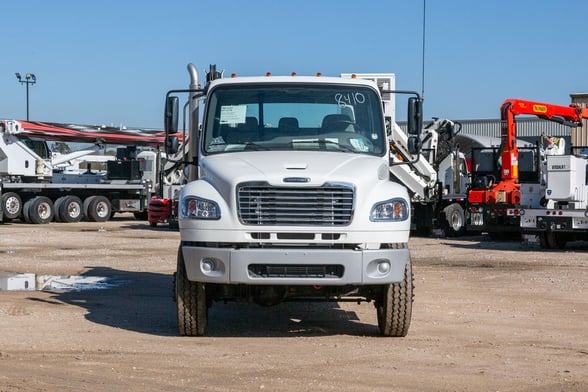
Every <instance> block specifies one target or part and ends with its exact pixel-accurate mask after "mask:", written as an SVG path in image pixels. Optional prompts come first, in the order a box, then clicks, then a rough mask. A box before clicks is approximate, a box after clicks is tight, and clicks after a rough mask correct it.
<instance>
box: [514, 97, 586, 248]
mask: <svg viewBox="0 0 588 392" xmlns="http://www.w3.org/2000/svg"><path fill="white" fill-rule="evenodd" d="M537 105H542V106H543V107H545V108H546V110H548V111H549V113H551V114H553V115H554V116H558V117H560V118H561V119H562V121H564V122H565V123H566V124H567V125H569V126H575V127H581V126H582V120H583V119H588V109H586V108H582V107H580V106H577V105H570V106H559V105H551V104H537ZM561 143H562V141H561V140H558V139H548V146H547V147H548V150H547V151H548V152H549V153H548V154H546V157H545V158H546V159H545V163H544V165H543V173H542V174H543V179H544V181H545V186H544V187H543V189H542V194H541V202H540V203H539V205H534V206H528V207H527V208H523V209H521V211H520V216H521V218H520V226H521V230H522V232H523V234H529V235H536V236H538V237H539V242H540V244H541V246H542V247H543V248H547V249H554V248H564V247H565V245H566V243H567V242H568V241H574V240H584V241H586V240H588V155H586V147H581V146H576V147H572V152H575V154H564V151H563V148H562V145H561Z"/></svg>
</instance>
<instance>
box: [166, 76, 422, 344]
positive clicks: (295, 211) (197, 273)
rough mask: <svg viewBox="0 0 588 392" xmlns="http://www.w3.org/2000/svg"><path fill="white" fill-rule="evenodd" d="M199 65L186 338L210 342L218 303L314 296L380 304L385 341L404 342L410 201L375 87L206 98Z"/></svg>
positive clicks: (325, 85)
mask: <svg viewBox="0 0 588 392" xmlns="http://www.w3.org/2000/svg"><path fill="white" fill-rule="evenodd" d="M188 69H189V71H190V74H191V75H192V81H191V89H190V90H184V92H188V94H189V98H190V102H191V103H189V104H188V106H189V107H190V113H189V115H188V118H190V119H191V121H197V119H200V118H202V122H201V123H198V124H191V125H190V138H191V143H193V146H194V147H195V148H190V149H189V151H190V156H189V157H187V160H186V161H187V162H192V166H193V167H192V168H191V170H190V173H191V174H190V178H189V181H188V183H187V184H186V185H184V186H183V188H182V191H181V194H180V197H179V228H180V237H181V242H180V246H179V251H178V265H177V272H176V281H175V288H176V293H175V297H176V301H177V310H178V323H179V331H180V334H182V335H203V334H204V333H205V330H206V325H207V314H208V313H207V310H208V308H209V307H210V306H212V304H213V303H215V302H218V301H222V302H226V301H249V302H256V303H258V304H260V305H266V306H267V305H275V304H277V303H280V302H282V301H286V300H290V301H292V300H294V301H296V300H304V301H309V300H310V301H354V302H359V301H373V302H374V304H375V306H376V309H377V314H378V324H379V327H380V331H381V333H382V334H383V335H385V336H405V335H406V333H407V332H408V327H409V324H410V313H411V306H412V305H411V304H412V268H411V263H410V254H409V249H408V238H409V231H410V199H409V196H408V193H407V190H406V188H405V187H404V186H402V185H400V184H398V183H395V182H392V181H390V178H389V145H388V141H387V135H386V128H385V124H384V115H383V111H382V98H381V94H380V92H379V90H378V88H377V86H376V85H375V83H373V82H371V81H366V80H359V79H353V78H349V79H347V78H330V77H322V76H316V77H302V76H289V77H288V76H286V77H283V76H277V77H274V76H266V77H242V78H238V77H232V78H226V79H224V78H210V77H209V79H212V80H209V83H208V84H207V85H206V87H205V88H204V89H197V88H194V87H195V86H196V85H197V84H198V83H197V76H195V75H197V73H196V71H195V69H194V68H193V66H192V65H189V66H188ZM212 72H213V71H211V74H212ZM211 74H209V76H210V75H211ZM175 91H176V92H181V91H182V90H175ZM172 93H173V91H172V92H170V93H168V99H167V101H166V102H167V103H168V105H167V107H166V121H165V122H166V124H167V125H168V126H169V125H170V124H174V123H177V119H176V118H174V117H175V116H177V113H178V110H177V105H178V99H177V97H175V96H173V95H172ZM201 109H202V110H203V112H202V116H200V114H199V113H200V110H201ZM170 128H171V129H167V132H169V133H174V132H175V131H176V130H175V129H174V128H175V127H174V126H171V127H170ZM415 128H416V127H415Z"/></svg>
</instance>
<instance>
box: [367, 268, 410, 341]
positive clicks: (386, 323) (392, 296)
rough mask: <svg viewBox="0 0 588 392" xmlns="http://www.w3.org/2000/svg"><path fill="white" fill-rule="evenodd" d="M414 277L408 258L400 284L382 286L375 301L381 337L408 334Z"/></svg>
mask: <svg viewBox="0 0 588 392" xmlns="http://www.w3.org/2000/svg"><path fill="white" fill-rule="evenodd" d="M413 290H414V276H413V273H412V263H411V260H410V258H409V259H408V261H407V262H406V266H405V268H404V279H403V281H402V282H398V283H392V284H389V285H387V286H384V287H383V289H382V292H381V294H380V295H379V297H378V298H377V299H376V301H375V304H374V305H375V306H376V312H377V315H378V327H379V328H380V333H381V334H382V335H383V336H392V337H403V336H406V334H407V333H408V328H409V327H410V320H411V317H412V302H413Z"/></svg>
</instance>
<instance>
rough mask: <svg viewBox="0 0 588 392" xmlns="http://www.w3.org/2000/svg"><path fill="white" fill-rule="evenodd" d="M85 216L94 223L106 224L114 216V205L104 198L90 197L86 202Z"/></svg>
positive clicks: (84, 206)
mask: <svg viewBox="0 0 588 392" xmlns="http://www.w3.org/2000/svg"><path fill="white" fill-rule="evenodd" d="M83 208H84V211H85V216H86V218H88V220H90V221H92V222H106V221H107V220H109V219H110V217H111V215H112V205H111V204H110V201H109V200H108V199H107V198H106V197H104V196H90V197H88V198H87V199H86V200H84V205H83Z"/></svg>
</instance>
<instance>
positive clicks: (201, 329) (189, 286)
mask: <svg viewBox="0 0 588 392" xmlns="http://www.w3.org/2000/svg"><path fill="white" fill-rule="evenodd" d="M175 279H176V282H175V283H176V284H175V288H176V293H175V296H176V305H177V311H178V327H179V332H180V335H182V336H202V335H204V333H205V332H206V323H207V322H208V306H207V303H206V285H205V284H204V283H199V282H191V281H189V280H188V276H187V274H186V266H185V264H184V257H183V255H182V250H181V249H179V251H178V267H177V272H176V275H175Z"/></svg>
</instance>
